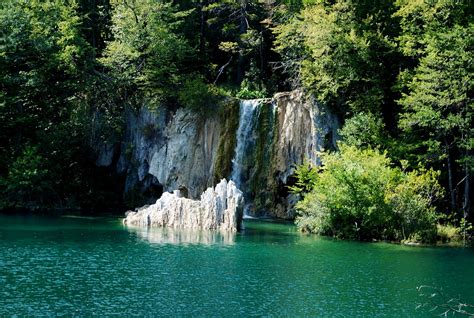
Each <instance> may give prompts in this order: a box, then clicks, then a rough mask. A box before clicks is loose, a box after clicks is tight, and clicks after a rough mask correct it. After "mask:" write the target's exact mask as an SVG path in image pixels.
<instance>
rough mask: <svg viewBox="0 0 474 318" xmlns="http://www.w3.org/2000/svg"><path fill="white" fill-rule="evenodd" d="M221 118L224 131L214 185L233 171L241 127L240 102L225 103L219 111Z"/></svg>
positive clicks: (230, 101) (216, 163)
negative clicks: (235, 150)
mask: <svg viewBox="0 0 474 318" xmlns="http://www.w3.org/2000/svg"><path fill="white" fill-rule="evenodd" d="M219 118H220V119H221V121H222V122H223V131H222V135H221V139H220V141H219V148H218V149H217V158H216V162H215V168H214V183H217V182H219V181H220V180H221V179H222V178H228V177H229V176H230V173H231V170H232V158H233V157H234V149H235V145H236V143H237V129H238V127H239V101H238V100H236V99H229V100H227V101H226V102H225V103H223V104H222V106H221V108H220V111H219Z"/></svg>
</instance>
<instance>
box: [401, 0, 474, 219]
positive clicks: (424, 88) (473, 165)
mask: <svg viewBox="0 0 474 318" xmlns="http://www.w3.org/2000/svg"><path fill="white" fill-rule="evenodd" d="M398 6H399V9H398V11H397V13H396V15H397V16H398V17H400V25H401V28H402V31H403V32H402V34H401V36H400V37H399V38H398V41H399V45H400V47H401V50H402V52H403V53H404V54H405V55H406V56H407V57H410V58H412V59H415V58H416V61H417V63H416V64H415V65H414V67H412V68H408V69H406V70H405V71H404V72H402V73H401V74H400V81H399V89H400V90H401V91H402V96H401V98H400V99H399V100H398V103H399V104H400V105H401V106H402V107H403V113H402V114H401V116H400V122H399V125H400V128H401V129H402V130H403V131H404V133H405V134H406V135H407V136H409V138H407V139H408V140H410V139H411V140H410V141H411V145H412V148H413V150H412V152H413V153H415V154H417V159H418V161H421V162H426V163H428V164H429V165H431V166H438V167H442V168H443V170H444V171H445V172H446V174H445V177H444V178H445V180H446V181H445V184H446V187H447V188H448V190H449V194H450V210H451V212H457V211H459V210H463V216H464V217H466V216H467V215H469V213H470V209H471V208H470V200H469V197H470V196H472V190H471V187H470V182H471V176H470V175H471V171H473V169H474V161H473V159H472V147H473V145H474V128H473V127H474V106H473V105H474V103H473V100H472V90H473V83H474V80H473V75H472V74H473V68H472V67H473V66H472V60H473V58H474V57H473V53H472V52H473V47H474V37H473V33H474V24H473V23H472V8H471V5H470V4H469V3H467V2H462V3H454V2H450V1H433V2H429V1H413V2H400V3H398ZM420 25H423V27H422V28H421V27H419V26H420ZM456 171H459V172H461V171H462V172H461V173H460V174H459V175H462V176H459V175H458V176H457V173H456ZM456 183H458V186H459V185H462V187H463V188H464V189H463V195H462V202H461V200H459V199H457V198H456V197H457V193H456V192H457V191H458V189H456V187H455V184H456ZM459 198H461V197H459Z"/></svg>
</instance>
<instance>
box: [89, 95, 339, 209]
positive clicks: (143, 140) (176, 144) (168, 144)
mask: <svg viewBox="0 0 474 318" xmlns="http://www.w3.org/2000/svg"><path fill="white" fill-rule="evenodd" d="M239 107H240V110H239ZM245 107H250V108H249V109H246V108H245ZM245 110H247V111H249V110H251V111H250V112H247V113H243V112H242V111H245ZM216 113H217V112H216ZM247 115H251V116H247ZM247 117H248V118H247ZM125 118H126V129H125V133H124V136H123V138H122V140H121V142H120V143H119V144H118V145H117V144H114V145H112V144H100V143H98V144H97V145H95V149H97V153H98V155H97V161H96V164H97V165H101V166H107V167H111V168H112V169H113V170H115V171H116V172H117V173H118V174H120V175H123V176H125V189H124V192H125V193H133V192H134V191H137V190H139V191H140V192H141V193H144V192H146V191H148V190H149V189H157V190H156V191H152V192H151V193H150V195H149V196H148V198H154V199H155V200H156V198H157V197H159V195H160V194H161V193H162V192H163V191H169V192H171V191H173V190H174V189H178V188H185V189H188V195H187V197H189V198H190V199H198V198H199V197H200V194H201V193H202V192H203V191H204V190H205V189H207V188H208V187H210V186H212V185H214V184H215V183H217V182H218V180H220V179H222V178H227V179H229V178H232V179H234V181H236V182H238V183H239V188H240V189H241V190H242V191H243V193H244V197H245V200H246V202H247V203H248V204H249V205H248V208H247V209H246V211H248V214H249V215H251V216H262V215H267V216H274V217H280V218H292V217H293V210H292V209H291V206H292V205H293V204H294V202H295V201H296V200H297V198H295V197H294V196H293V195H291V194H289V193H288V190H287V185H288V184H291V182H293V180H292V178H291V177H292V175H293V174H294V170H295V165H297V164H301V163H302V162H303V161H304V160H305V159H307V160H309V161H310V162H313V163H315V164H319V160H318V156H317V152H318V151H321V150H323V149H328V148H335V147H336V140H337V138H338V135H337V130H338V128H339V121H338V119H337V116H336V115H334V114H332V113H331V112H330V110H329V109H327V108H326V107H325V106H324V105H321V104H319V103H317V102H316V101H315V100H314V99H313V98H311V97H307V96H305V95H304V94H303V93H302V92H300V91H293V92H288V93H279V94H276V95H275V96H274V97H273V98H272V99H262V100H253V101H242V102H241V103H240V105H238V104H236V105H235V107H231V108H228V109H223V110H221V111H220V112H219V114H216V115H215V116H213V117H209V116H207V117H206V118H202V117H200V116H199V115H196V114H194V113H192V112H191V111H189V110H187V109H178V110H176V111H172V110H166V109H160V110H159V111H155V112H152V111H149V110H147V108H146V107H143V108H142V109H141V110H139V111H138V112H132V111H127V112H126V114H125ZM242 118H245V121H243V120H242ZM241 124H246V125H247V128H249V127H251V130H250V131H247V129H243V128H245V127H240V125H241ZM239 128H240V130H239ZM239 132H240V133H239ZM243 132H245V133H243ZM239 136H240V138H242V136H244V137H243V139H245V140H238V138H239ZM237 149H238V151H239V152H245V153H240V155H236V150H237ZM236 167H238V169H239V171H236ZM151 202H153V201H151ZM145 203H150V201H146V200H142V201H139V202H137V203H136V204H135V205H134V206H137V205H142V204H145Z"/></svg>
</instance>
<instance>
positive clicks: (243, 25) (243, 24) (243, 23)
mask: <svg viewBox="0 0 474 318" xmlns="http://www.w3.org/2000/svg"><path fill="white" fill-rule="evenodd" d="M246 32H247V0H240V25H239V35H242V34H244V33H246ZM237 43H238V44H239V57H238V60H237V84H239V85H240V83H241V82H242V80H243V79H244V68H243V65H244V48H243V43H242V41H241V40H240V39H239V40H238V41H237Z"/></svg>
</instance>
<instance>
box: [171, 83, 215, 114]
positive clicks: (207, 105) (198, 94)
mask: <svg viewBox="0 0 474 318" xmlns="http://www.w3.org/2000/svg"><path fill="white" fill-rule="evenodd" d="M218 100H219V92H218V90H217V88H216V87H215V86H213V85H209V84H206V83H205V82H204V80H203V79H202V78H201V77H199V76H197V77H194V78H191V79H188V80H186V81H185V82H184V84H183V87H182V88H181V90H180V91H179V92H178V101H179V103H180V104H181V105H182V106H184V107H187V108H190V109H191V110H192V111H194V112H196V113H198V114H201V115H207V114H209V113H211V112H212V110H213V109H214V108H216V107H217V103H218Z"/></svg>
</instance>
